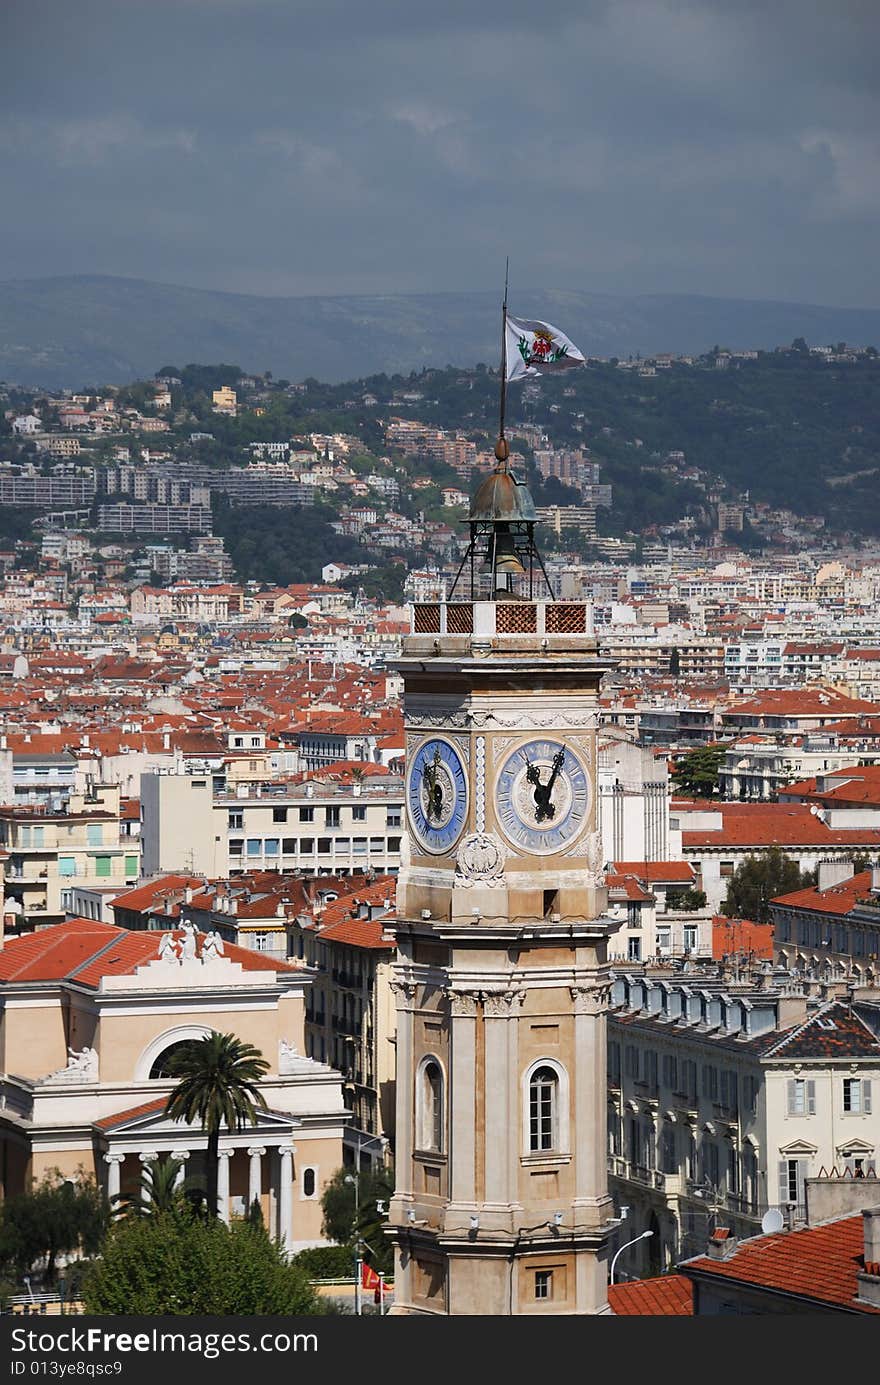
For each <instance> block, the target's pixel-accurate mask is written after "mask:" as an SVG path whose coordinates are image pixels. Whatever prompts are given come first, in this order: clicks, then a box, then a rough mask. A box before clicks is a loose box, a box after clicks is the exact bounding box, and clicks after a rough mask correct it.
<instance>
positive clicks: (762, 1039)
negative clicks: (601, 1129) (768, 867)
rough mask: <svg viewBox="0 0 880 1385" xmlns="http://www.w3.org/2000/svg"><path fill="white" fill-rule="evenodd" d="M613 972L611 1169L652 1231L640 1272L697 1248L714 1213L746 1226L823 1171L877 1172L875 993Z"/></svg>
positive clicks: (737, 1230) (794, 1205)
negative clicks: (846, 996) (849, 996)
mask: <svg viewBox="0 0 880 1385" xmlns="http://www.w3.org/2000/svg"><path fill="white" fill-rule="evenodd" d="M767 966H768V967H769V964H767ZM613 977H614V979H613V984H612V1008H611V1011H610V1014H609V1024H608V1033H609V1039H608V1090H609V1120H608V1149H609V1155H608V1160H609V1182H610V1186H611V1188H612V1191H613V1193H614V1195H615V1198H616V1200H617V1202H618V1205H626V1206H627V1207H628V1208H629V1220H628V1227H629V1228H630V1235H633V1236H635V1235H636V1234H638V1232H640V1231H642V1230H650V1231H652V1232H653V1233H654V1234H653V1236H652V1237H651V1238H650V1240H648V1241H647V1242H646V1244H645V1245H644V1246H639V1247H634V1254H633V1255H632V1256H631V1258H630V1261H629V1264H630V1266H631V1268H632V1269H633V1270H636V1269H638V1270H639V1271H640V1272H642V1273H645V1272H647V1271H651V1270H653V1271H654V1272H656V1271H659V1270H660V1269H663V1268H667V1267H668V1266H669V1265H670V1264H672V1263H673V1262H674V1261H675V1260H676V1259H677V1258H681V1257H682V1256H686V1255H693V1254H696V1253H698V1252H699V1251H700V1250H702V1249H703V1248H704V1246H705V1243H706V1239H707V1232H708V1231H709V1230H711V1228H712V1226H713V1225H714V1224H715V1222H716V1220H717V1219H718V1217H719V1216H721V1218H722V1219H723V1221H724V1223H725V1224H727V1225H728V1226H729V1227H730V1228H731V1230H732V1234H734V1235H736V1236H739V1237H741V1236H749V1235H754V1234H756V1232H757V1231H758V1229H759V1227H760V1223H761V1218H762V1216H763V1215H764V1213H765V1212H766V1211H767V1210H768V1208H770V1207H777V1208H779V1209H780V1210H781V1212H782V1214H783V1216H784V1217H785V1218H786V1220H787V1221H788V1223H789V1224H790V1225H795V1224H797V1223H798V1221H799V1220H800V1219H801V1218H802V1217H803V1211H804V1208H803V1204H804V1184H805V1180H806V1179H807V1178H810V1177H815V1176H816V1175H817V1174H819V1173H820V1172H821V1171H822V1170H826V1171H827V1170H830V1169H831V1168H833V1167H838V1168H840V1169H842V1170H843V1169H845V1170H847V1171H849V1172H850V1173H851V1174H852V1175H853V1176H857V1175H859V1174H868V1173H871V1172H874V1171H875V1169H876V1160H877V1152H878V1146H880V1111H878V1109H877V1103H876V1102H874V1101H872V1098H873V1095H874V1094H875V1093H876V1091H877V1080H878V1078H880V1039H878V1037H877V1032H878V1028H880V994H878V993H877V992H872V993H871V999H870V1000H866V1001H865V1002H864V1003H861V1004H859V1005H856V1004H852V1005H851V1004H850V1003H849V1001H848V1000H841V999H838V998H835V996H834V994H833V992H831V993H829V992H826V998H825V999H822V998H821V995H817V996H809V995H808V994H807V993H806V991H807V989H808V988H807V987H802V986H801V985H800V984H799V983H797V982H796V981H794V980H793V979H792V978H791V977H789V976H788V975H784V974H779V973H772V974H770V973H768V974H767V975H764V976H763V977H760V978H755V979H753V981H752V983H751V984H746V985H739V986H737V985H736V984H734V983H732V982H731V981H730V980H725V978H724V977H723V976H721V975H720V974H717V975H714V976H709V975H701V974H700V973H697V972H694V973H691V974H689V975H682V974H679V975H678V976H673V975H671V974H670V975H666V976H664V975H661V974H659V973H653V974H647V973H641V974H639V973H637V972H629V973H621V972H617V973H614V974H613ZM812 989H813V990H814V991H819V989H820V988H818V987H814V988H812ZM639 1252H641V1256H640V1255H639Z"/></svg>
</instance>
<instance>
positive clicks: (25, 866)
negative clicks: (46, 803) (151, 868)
mask: <svg viewBox="0 0 880 1385" xmlns="http://www.w3.org/2000/svg"><path fill="white" fill-rule="evenodd" d="M0 848H2V850H3V851H4V852H6V853H8V859H7V861H6V870H5V880H4V893H5V899H4V914H5V915H6V918H7V925H6V926H7V929H10V928H11V929H12V930H13V931H14V932H16V933H18V932H32V931H33V930H34V929H35V928H44V927H46V926H47V925H49V924H52V923H60V922H61V920H62V919H63V918H64V916H65V913H66V912H67V911H68V910H69V909H70V908H71V903H72V896H73V892H74V890H75V889H83V888H89V887H98V888H102V889H111V888H113V887H116V888H118V889H119V890H120V891H121V890H123V889H125V887H126V886H127V885H130V884H133V883H134V882H135V881H136V880H137V878H138V874H139V872H140V843H139V842H138V840H137V839H136V838H132V837H129V836H127V835H125V834H124V833H123V828H122V822H121V814H120V798H119V788H118V786H116V785H107V786H103V785H102V786H99V787H98V788H96V789H95V790H94V792H93V793H92V794H91V795H89V796H87V795H85V794H82V793H72V794H71V795H70V798H69V800H68V803H67V807H66V809H65V811H63V812H58V811H52V810H51V809H48V808H41V807H28V808H23V807H14V808H0Z"/></svg>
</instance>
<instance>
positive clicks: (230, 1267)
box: [82, 1212, 322, 1316]
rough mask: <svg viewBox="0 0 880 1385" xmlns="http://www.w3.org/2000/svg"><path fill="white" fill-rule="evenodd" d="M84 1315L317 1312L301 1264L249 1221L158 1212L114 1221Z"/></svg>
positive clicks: (92, 1275)
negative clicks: (227, 1222)
mask: <svg viewBox="0 0 880 1385" xmlns="http://www.w3.org/2000/svg"><path fill="white" fill-rule="evenodd" d="M82 1295H83V1301H84V1303H85V1309H86V1312H87V1313H134V1314H148V1315H153V1314H171V1315H174V1316H183V1315H188V1314H193V1315H197V1316H202V1315H212V1316H213V1315H220V1314H243V1315H253V1314H294V1315H296V1314H314V1313H319V1312H321V1311H322V1309H321V1305H320V1304H319V1301H318V1299H317V1296H316V1294H315V1292H314V1290H313V1289H312V1287H311V1285H310V1284H309V1280H308V1275H307V1272H306V1271H305V1269H303V1267H302V1266H300V1265H297V1264H295V1263H292V1262H291V1263H288V1261H287V1259H286V1256H285V1255H284V1252H283V1251H282V1250H281V1249H280V1247H279V1246H278V1245H277V1244H276V1243H275V1242H274V1241H273V1240H272V1239H271V1238H270V1237H269V1236H268V1234H267V1233H266V1231H265V1229H264V1228H263V1227H260V1226H254V1225H252V1224H250V1223H249V1222H247V1221H236V1222H233V1224H232V1225H231V1226H227V1225H226V1224H225V1223H224V1222H222V1221H220V1220H219V1219H218V1218H213V1219H208V1220H206V1219H204V1218H200V1217H197V1216H194V1215H192V1214H191V1213H188V1212H183V1213H174V1212H161V1213H158V1214H157V1215H156V1216H153V1217H140V1218H134V1219H131V1220H127V1221H119V1222H117V1223H115V1225H114V1226H113V1227H112V1229H111V1231H110V1232H109V1234H108V1236H107V1238H106V1240H105V1241H104V1244H103V1246H102V1249H101V1256H100V1259H99V1260H97V1261H96V1262H95V1264H94V1265H93V1266H92V1268H91V1270H90V1271H89V1273H88V1274H87V1275H86V1277H85V1280H84V1283H83V1287H82Z"/></svg>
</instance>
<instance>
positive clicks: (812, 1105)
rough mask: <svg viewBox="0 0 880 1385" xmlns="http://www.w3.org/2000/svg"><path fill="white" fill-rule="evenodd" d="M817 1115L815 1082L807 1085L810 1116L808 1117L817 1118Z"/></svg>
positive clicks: (808, 1112) (808, 1113)
mask: <svg viewBox="0 0 880 1385" xmlns="http://www.w3.org/2000/svg"><path fill="white" fill-rule="evenodd" d="M815 1114H816V1084H815V1082H808V1083H807V1115H808V1116H815Z"/></svg>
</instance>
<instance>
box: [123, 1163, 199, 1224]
mask: <svg viewBox="0 0 880 1385" xmlns="http://www.w3.org/2000/svg"><path fill="white" fill-rule="evenodd" d="M182 1168H183V1160H182V1159H175V1158H171V1159H166V1160H165V1161H164V1162H162V1161H160V1160H158V1159H151V1160H150V1162H149V1164H147V1165H146V1167H145V1168H144V1171H143V1173H142V1174H141V1176H140V1179H139V1180H138V1186H137V1187H136V1188H135V1190H134V1192H132V1193H119V1194H118V1195H117V1196H116V1197H115V1198H113V1199H112V1211H113V1215H114V1217H124V1218H126V1220H128V1219H129V1218H131V1217H148V1216H153V1215H156V1214H161V1213H163V1212H176V1211H182V1210H183V1208H184V1207H185V1206H186V1205H187V1203H188V1201H189V1199H188V1198H187V1196H186V1194H185V1192H184V1189H183V1187H178V1186H177V1175H178V1174H179V1172H180V1170H181V1169H182Z"/></svg>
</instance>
